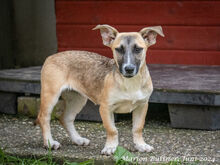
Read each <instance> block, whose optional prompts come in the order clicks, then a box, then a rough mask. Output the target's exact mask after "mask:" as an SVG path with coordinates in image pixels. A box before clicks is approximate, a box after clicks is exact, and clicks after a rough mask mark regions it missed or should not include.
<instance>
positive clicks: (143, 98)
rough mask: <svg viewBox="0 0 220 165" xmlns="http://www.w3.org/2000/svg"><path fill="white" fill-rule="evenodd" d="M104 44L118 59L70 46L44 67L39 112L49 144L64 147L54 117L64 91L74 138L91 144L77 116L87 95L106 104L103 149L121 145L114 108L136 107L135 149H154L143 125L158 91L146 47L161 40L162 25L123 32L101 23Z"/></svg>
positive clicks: (64, 121)
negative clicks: (79, 129)
mask: <svg viewBox="0 0 220 165" xmlns="http://www.w3.org/2000/svg"><path fill="white" fill-rule="evenodd" d="M97 29H99V30H100V33H101V36H102V40H103V44H104V45H105V46H107V47H110V48H111V50H112V52H113V59H111V58H107V57H104V56H100V55H99V54H96V53H92V52H87V51H65V52H60V53H57V54H54V55H52V56H49V57H48V58H47V59H46V60H45V63H44V65H43V67H42V70H41V105H40V111H39V114H38V117H37V120H36V121H37V123H38V124H39V125H40V127H41V129H42V133H43V139H44V146H45V147H47V148H48V147H49V146H50V147H51V148H52V149H55V150H56V149H58V148H59V147H60V143H59V142H57V141H55V140H54V139H53V138H52V135H51V130H50V116H51V112H52V110H53V107H54V105H55V104H56V103H57V101H58V99H59V97H60V95H62V98H63V99H64V101H65V110H64V112H63V114H62V115H61V118H60V121H61V124H62V125H63V126H64V128H65V129H66V130H67V133H68V134H69V136H70V138H71V140H72V142H73V143H75V144H77V145H89V143H90V140H88V139H87V138H84V137H81V136H80V135H79V134H78V133H77V131H76V129H75V127H74V120H75V117H76V115H77V114H78V113H79V112H80V111H81V110H82V108H83V106H84V105H85V104H86V102H87V99H90V100H91V101H92V102H93V103H95V104H98V105H100V108H99V112H100V115H101V118H102V121H103V125H104V128H105V129H106V132H107V139H106V143H105V146H104V148H103V149H102V151H101V154H104V155H111V154H113V153H114V152H115V150H116V148H117V146H118V131H117V129H116V127H115V124H114V115H113V114H114V113H130V112H132V122H133V123H132V134H133V142H134V144H135V148H136V149H137V150H138V151H140V152H151V151H152V150H153V147H152V146H150V145H148V144H146V143H145V141H144V139H143V136H142V129H143V127H144V123H145V117H146V114H147V109H148V100H149V98H150V96H151V94H152V91H153V85H152V81H151V77H150V74H149V71H148V68H147V66H146V60H145V58H146V51H147V49H148V47H149V46H151V45H153V44H155V43H156V37H157V35H158V34H159V35H160V36H163V37H164V34H163V31H162V28H161V26H154V27H146V28H143V29H142V30H141V31H140V32H126V33H119V32H118V31H117V30H116V29H115V28H114V27H112V26H109V25H97V26H96V27H95V28H94V29H93V30H97Z"/></svg>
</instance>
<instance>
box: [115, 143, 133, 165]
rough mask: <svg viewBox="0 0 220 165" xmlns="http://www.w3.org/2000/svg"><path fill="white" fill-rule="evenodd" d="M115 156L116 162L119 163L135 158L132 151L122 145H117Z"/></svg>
mask: <svg viewBox="0 0 220 165" xmlns="http://www.w3.org/2000/svg"><path fill="white" fill-rule="evenodd" d="M113 156H114V159H115V161H116V164H119V163H120V162H121V164H122V163H124V164H126V162H132V161H133V158H134V155H133V154H132V153H130V152H129V151H128V150H126V149H125V148H123V147H121V146H118V147H117V149H116V151H115V153H114V155H113Z"/></svg>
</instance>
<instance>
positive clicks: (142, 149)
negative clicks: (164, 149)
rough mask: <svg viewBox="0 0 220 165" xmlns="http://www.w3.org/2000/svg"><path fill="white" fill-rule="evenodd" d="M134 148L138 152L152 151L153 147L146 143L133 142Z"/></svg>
mask: <svg viewBox="0 0 220 165" xmlns="http://www.w3.org/2000/svg"><path fill="white" fill-rule="evenodd" d="M135 148H136V149H137V150H138V151H139V152H152V151H153V150H154V148H153V147H152V146H150V145H148V144H146V143H143V144H135Z"/></svg>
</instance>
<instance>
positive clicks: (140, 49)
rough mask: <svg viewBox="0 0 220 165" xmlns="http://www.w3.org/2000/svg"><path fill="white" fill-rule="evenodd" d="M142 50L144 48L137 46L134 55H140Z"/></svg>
mask: <svg viewBox="0 0 220 165" xmlns="http://www.w3.org/2000/svg"><path fill="white" fill-rule="evenodd" d="M142 50H143V48H140V47H138V46H137V45H135V46H134V49H133V51H134V53H137V54H138V53H140V52H141V51H142Z"/></svg>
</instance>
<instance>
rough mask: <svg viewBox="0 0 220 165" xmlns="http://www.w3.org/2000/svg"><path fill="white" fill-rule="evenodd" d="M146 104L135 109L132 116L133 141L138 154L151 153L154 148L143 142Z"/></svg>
mask: <svg viewBox="0 0 220 165" xmlns="http://www.w3.org/2000/svg"><path fill="white" fill-rule="evenodd" d="M147 109H148V103H147V104H144V105H140V106H139V107H137V108H136V109H135V110H134V111H133V114H132V120H133V128H132V133H133V141H134V144H135V148H136V149H137V150H138V151H140V152H151V151H152V150H153V149H154V148H153V147H151V146H150V145H148V144H146V143H145V142H144V138H143V135H142V129H143V128H144V123H145V117H146V114H147Z"/></svg>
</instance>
